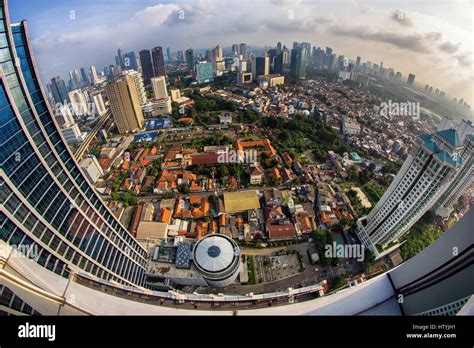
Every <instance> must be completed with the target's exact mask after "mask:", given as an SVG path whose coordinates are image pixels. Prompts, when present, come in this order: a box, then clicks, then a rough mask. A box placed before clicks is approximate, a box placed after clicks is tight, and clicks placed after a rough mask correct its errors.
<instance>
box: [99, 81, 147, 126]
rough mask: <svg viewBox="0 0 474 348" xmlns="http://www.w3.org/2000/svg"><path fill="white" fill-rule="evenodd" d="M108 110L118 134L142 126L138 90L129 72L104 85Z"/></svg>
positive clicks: (142, 120)
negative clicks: (108, 103)
mask: <svg viewBox="0 0 474 348" xmlns="http://www.w3.org/2000/svg"><path fill="white" fill-rule="evenodd" d="M105 92H106V93H107V98H108V99H109V102H110V110H111V111H112V115H113V117H114V121H115V124H116V125H117V128H118V131H119V133H120V134H125V133H128V132H130V131H133V130H136V129H140V128H142V127H143V124H144V119H143V114H142V110H141V108H140V99H139V97H138V91H137V88H136V85H135V82H134V81H133V77H132V76H130V75H129V74H124V75H122V76H120V77H119V78H118V79H117V80H116V81H115V82H112V83H109V84H108V85H107V86H106V87H105Z"/></svg>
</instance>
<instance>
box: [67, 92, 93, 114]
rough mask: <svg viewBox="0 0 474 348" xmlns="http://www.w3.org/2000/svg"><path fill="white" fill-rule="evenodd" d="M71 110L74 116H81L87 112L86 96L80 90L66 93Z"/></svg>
mask: <svg viewBox="0 0 474 348" xmlns="http://www.w3.org/2000/svg"><path fill="white" fill-rule="evenodd" d="M68 95H69V99H70V100H71V105H72V109H73V111H74V114H75V115H76V116H82V115H84V114H86V113H87V112H88V108H87V100H86V96H85V95H84V93H83V92H82V90H80V89H75V90H74V91H71V92H69V93H68Z"/></svg>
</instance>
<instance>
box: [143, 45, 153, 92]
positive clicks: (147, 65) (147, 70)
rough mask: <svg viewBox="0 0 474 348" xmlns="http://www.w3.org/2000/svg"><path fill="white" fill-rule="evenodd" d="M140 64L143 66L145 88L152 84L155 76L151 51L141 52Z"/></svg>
mask: <svg viewBox="0 0 474 348" xmlns="http://www.w3.org/2000/svg"><path fill="white" fill-rule="evenodd" d="M139 56H140V64H141V66H142V75H143V83H144V84H145V86H148V85H149V84H150V79H151V78H152V77H153V76H155V75H154V72H153V63H152V60H151V52H150V50H141V51H140V52H139Z"/></svg>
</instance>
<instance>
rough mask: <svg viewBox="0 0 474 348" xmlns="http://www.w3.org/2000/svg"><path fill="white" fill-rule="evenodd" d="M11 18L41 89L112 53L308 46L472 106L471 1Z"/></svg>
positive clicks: (91, 11)
mask: <svg viewBox="0 0 474 348" xmlns="http://www.w3.org/2000/svg"><path fill="white" fill-rule="evenodd" d="M10 12H11V17H12V21H20V20H22V19H26V20H27V21H28V27H29V31H30V36H31V39H32V42H33V49H34V51H35V56H36V59H37V64H38V67H39V70H40V72H41V75H42V79H43V82H46V81H49V79H50V78H51V77H52V76H55V75H60V76H62V77H65V76H67V73H68V71H70V70H72V69H75V68H81V67H89V66H90V65H95V66H96V67H97V68H99V69H102V68H103V67H104V65H106V64H107V65H108V64H113V63H114V56H115V54H116V51H117V48H122V49H123V50H124V51H132V50H133V51H136V52H138V51H139V50H141V49H144V48H152V47H155V46H162V47H164V48H166V47H171V49H172V51H173V52H176V51H177V50H184V49H187V48H190V47H191V48H194V49H196V48H206V47H214V46H216V45H217V44H220V45H221V46H223V47H229V46H231V45H232V44H234V43H241V42H245V43H247V44H249V45H251V46H254V47H264V46H275V45H276V43H277V42H278V41H280V42H282V43H283V44H285V45H286V46H287V47H288V48H290V49H291V47H292V43H293V41H306V42H310V43H311V44H312V45H313V46H314V45H315V46H316V47H318V46H320V47H322V48H325V47H326V46H329V47H331V48H333V50H334V52H335V53H337V54H338V55H339V54H343V55H345V56H347V57H349V58H351V59H354V60H355V58H356V57H357V56H361V57H362V60H363V61H372V62H373V63H377V64H379V63H380V62H383V63H384V67H386V68H389V67H391V68H393V69H394V70H395V71H401V72H402V74H403V75H404V76H405V77H406V76H407V75H408V73H414V74H415V75H416V81H417V82H423V83H428V84H430V85H432V86H433V88H439V89H440V90H444V91H446V92H447V94H449V95H450V96H451V97H456V98H458V99H459V98H464V100H465V101H467V103H469V104H471V105H472V106H473V107H474V105H473V103H474V90H473V85H474V69H473V64H474V59H473V51H474V49H473V47H474V35H473V34H474V29H473V25H474V24H473V18H474V5H473V2H472V1H471V0H451V1H441V0H435V1H429V0H419V1H407V0H399V1H392V0H388V1H383V2H381V1H376V0H367V1H356V0H334V1H328V0H319V1H314V0H257V1H250V0H239V1H219V0H193V1H191V0H190V1H186V0H161V1H160V0H81V1H79V0H49V1H47V2H45V1H43V0H27V1H15V0H10Z"/></svg>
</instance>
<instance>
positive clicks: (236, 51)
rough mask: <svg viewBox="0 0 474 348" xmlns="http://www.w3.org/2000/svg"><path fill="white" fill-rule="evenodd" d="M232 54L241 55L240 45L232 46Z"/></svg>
mask: <svg viewBox="0 0 474 348" xmlns="http://www.w3.org/2000/svg"><path fill="white" fill-rule="evenodd" d="M232 54H233V55H234V56H236V55H238V54H239V45H238V44H233V45H232Z"/></svg>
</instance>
